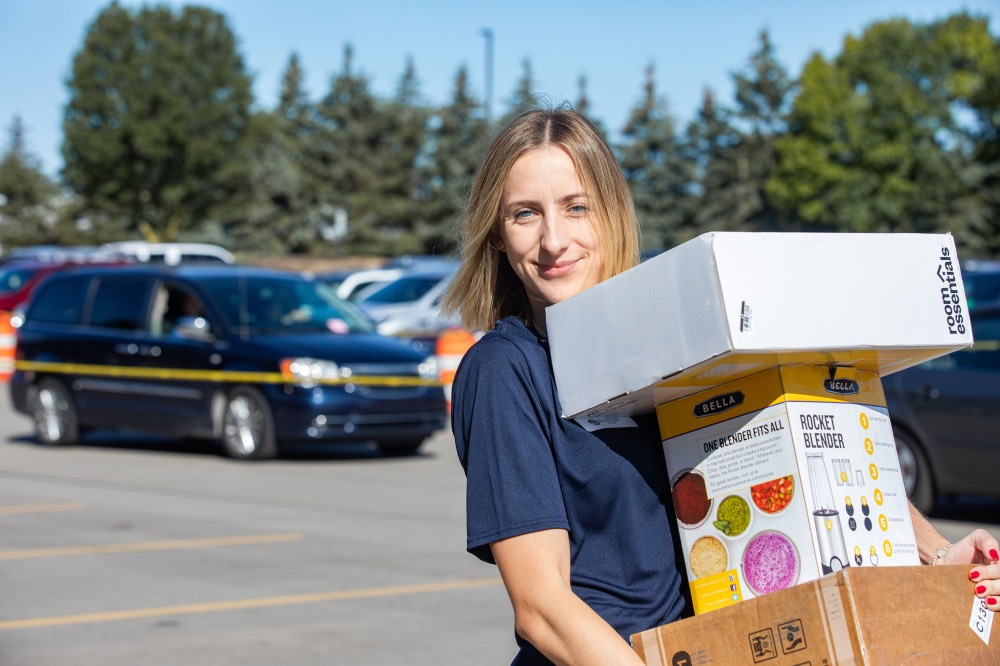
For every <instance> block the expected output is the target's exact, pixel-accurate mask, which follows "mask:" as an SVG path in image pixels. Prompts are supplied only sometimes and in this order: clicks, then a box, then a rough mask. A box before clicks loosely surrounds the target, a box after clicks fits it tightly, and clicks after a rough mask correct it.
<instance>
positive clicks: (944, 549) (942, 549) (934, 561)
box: [931, 543, 951, 566]
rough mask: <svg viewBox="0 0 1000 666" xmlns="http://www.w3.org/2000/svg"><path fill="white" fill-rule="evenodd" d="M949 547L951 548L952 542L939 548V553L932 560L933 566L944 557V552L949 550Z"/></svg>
mask: <svg viewBox="0 0 1000 666" xmlns="http://www.w3.org/2000/svg"><path fill="white" fill-rule="evenodd" d="M949 548H951V544H950V543H946V544H945V545H944V546H942V547H941V548H938V552H937V555H935V556H934V559H932V560H931V566H934V565H935V564H937V561H938V560H940V559H941V558H942V557H944V554H945V553H947V552H948V549H949Z"/></svg>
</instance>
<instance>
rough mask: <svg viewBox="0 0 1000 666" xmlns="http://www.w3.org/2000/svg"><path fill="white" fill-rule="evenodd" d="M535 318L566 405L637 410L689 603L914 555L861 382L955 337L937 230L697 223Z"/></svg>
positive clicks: (722, 603) (591, 413)
mask: <svg viewBox="0 0 1000 666" xmlns="http://www.w3.org/2000/svg"><path fill="white" fill-rule="evenodd" d="M546 324H547V327H548V332H549V338H550V345H551V349H552V359H553V366H554V371H555V376H556V383H557V385H558V388H559V395H560V402H561V408H562V410H563V415H564V416H565V417H567V418H587V419H594V418H604V417H615V416H623V415H632V414H638V413H642V412H648V411H653V410H655V411H656V413H657V416H658V420H659V424H660V432H661V439H662V440H663V446H664V453H665V458H666V463H667V468H668V473H669V474H670V478H671V483H672V492H673V498H674V505H675V510H676V514H677V523H678V528H677V531H678V533H679V537H680V539H679V540H680V545H681V548H682V549H683V551H684V559H685V562H686V566H687V572H686V573H687V578H688V581H689V585H690V591H691V598H692V601H693V604H694V610H695V612H696V613H698V614H701V613H705V612H708V611H711V610H716V609H721V608H724V607H726V606H731V605H733V604H736V603H737V602H740V601H743V600H747V599H752V598H754V597H757V596H761V595H765V594H769V593H772V592H777V591H779V590H785V589H788V588H793V587H794V586H796V585H801V584H804V583H808V582H810V581H815V580H817V579H819V578H820V577H822V576H824V575H826V574H831V573H835V572H838V571H841V570H842V569H845V568H853V569H855V570H858V569H875V568H885V567H887V566H900V565H917V564H919V559H918V556H917V551H916V542H915V538H914V534H913V527H912V524H911V521H910V514H909V506H908V503H907V499H906V494H905V490H904V488H903V480H902V474H901V472H900V468H899V461H898V458H897V456H896V449H895V443H894V441H893V434H892V426H891V423H890V421H889V415H888V412H887V409H886V403H885V397H884V395H883V393H882V387H881V383H880V376H881V375H885V374H889V373H891V372H895V371H898V370H902V369H904V368H907V367H910V366H912V365H916V364H918V363H921V362H923V361H926V360H928V359H931V358H934V357H937V356H941V355H944V354H947V353H950V352H952V351H955V350H957V349H961V348H963V347H966V346H969V345H970V344H971V343H972V331H971V328H970V327H969V325H968V320H967V318H966V316H965V294H964V289H963V285H962V280H961V274H960V272H959V270H958V260H957V256H956V252H955V246H954V241H953V239H952V237H951V236H950V235H947V234H942V235H938V234H798V233H787V234H779V233H758V234H751V233H711V234H705V235H703V236H700V237H698V238H696V239H694V240H692V241H689V242H688V243H685V244H683V245H680V246H678V247H676V248H674V249H672V250H670V251H668V252H666V253H664V254H662V255H659V256H658V257H655V258H653V259H651V260H649V261H647V262H646V263H644V264H642V265H640V266H637V267H635V268H633V269H632V270H629V271H627V272H625V273H623V274H621V275H618V276H616V277H614V278H612V279H610V280H606V281H605V282H603V283H601V284H599V285H597V286H595V287H593V288H591V289H588V290H587V291H585V292H583V293H581V294H579V295H577V296H575V297H573V298H570V299H568V300H566V301H563V302H561V303H558V304H556V305H553V306H551V307H550V308H548V310H547V313H546ZM855 575H856V574H855ZM967 592H968V590H963V593H967ZM970 604H971V599H970ZM697 619H698V618H695V619H694V620H697ZM687 622H691V621H687ZM677 624H678V625H683V624H684V622H681V623H677ZM637 649H638V648H637ZM649 663H658V662H654V661H651V662H649ZM796 663H797V662H796Z"/></svg>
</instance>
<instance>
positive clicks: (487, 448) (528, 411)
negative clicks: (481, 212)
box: [452, 337, 569, 563]
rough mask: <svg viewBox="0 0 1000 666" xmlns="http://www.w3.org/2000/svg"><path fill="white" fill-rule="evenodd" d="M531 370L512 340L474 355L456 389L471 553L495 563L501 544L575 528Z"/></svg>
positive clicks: (484, 343) (486, 344)
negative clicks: (496, 546) (568, 515)
mask: <svg viewBox="0 0 1000 666" xmlns="http://www.w3.org/2000/svg"><path fill="white" fill-rule="evenodd" d="M533 379H534V378H533V376H532V373H531V372H530V364H529V363H528V361H527V359H526V358H525V356H524V354H523V353H522V352H521V350H519V349H518V348H517V347H516V345H514V344H513V343H512V342H511V341H509V340H506V339H504V338H501V337H497V338H493V339H486V338H484V339H483V340H481V341H480V342H479V343H477V344H476V345H474V346H473V347H472V349H470V350H469V352H467V353H466V355H465V358H464V359H463V360H462V365H461V366H460V367H459V370H458V373H457V375H456V377H455V382H454V384H453V388H452V410H453V413H452V427H453V430H454V433H455V445H456V448H457V449H458V456H459V459H460V460H461V462H462V467H463V468H464V469H465V473H466V477H467V485H466V524H467V536H468V541H467V544H466V547H467V549H468V551H469V552H470V553H472V554H473V555H475V556H477V557H478V558H480V559H481V560H483V561H485V562H489V563H495V562H494V560H493V555H492V552H491V551H490V548H489V545H490V544H491V543H493V542H494V541H499V540H500V539H506V538H509V537H512V536H518V535H520V534H527V533H529V532H536V531H539V530H545V529H558V528H562V529H567V530H568V529H569V522H568V520H567V518H566V509H565V505H564V504H563V497H562V492H561V491H560V487H559V477H558V474H557V472H556V464H555V459H554V457H553V454H552V447H551V440H552V438H551V436H550V435H549V433H548V428H547V427H546V423H548V422H549V420H550V418H551V415H549V414H546V413H544V410H543V409H542V407H541V404H542V402H541V401H540V400H539V399H538V387H537V386H536V384H535V382H534V381H533Z"/></svg>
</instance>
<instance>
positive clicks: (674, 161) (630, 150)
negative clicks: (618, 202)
mask: <svg viewBox="0 0 1000 666" xmlns="http://www.w3.org/2000/svg"><path fill="white" fill-rule="evenodd" d="M653 75H654V69H653V66H652V65H649V66H648V67H647V68H646V81H645V84H644V86H643V89H644V94H643V98H642V101H641V102H640V103H639V105H638V106H636V107H635V108H634V109H632V113H631V116H630V118H629V120H628V123H627V124H626V125H625V129H624V130H623V131H622V134H623V136H624V138H625V143H624V144H623V145H622V146H621V147H620V149H619V151H620V155H621V157H620V161H621V166H622V171H623V172H624V174H625V179H626V181H627V182H628V184H629V187H630V188H631V190H632V198H633V199H634V201H635V207H636V213H637V214H638V216H639V223H640V225H641V227H642V233H643V244H644V245H645V246H646V247H648V248H669V247H672V246H673V245H676V244H677V243H680V242H683V241H685V240H688V238H690V237H691V236H692V235H693V234H694V220H693V204H694V200H695V164H694V162H693V161H692V160H691V159H690V157H689V156H688V155H687V154H686V153H685V149H684V146H683V144H682V142H681V139H680V138H679V137H678V136H677V135H676V133H675V131H674V120H673V118H672V117H671V116H670V115H669V113H668V112H667V106H666V102H664V101H662V100H661V99H659V98H658V97H657V95H656V87H655V83H654V78H653Z"/></svg>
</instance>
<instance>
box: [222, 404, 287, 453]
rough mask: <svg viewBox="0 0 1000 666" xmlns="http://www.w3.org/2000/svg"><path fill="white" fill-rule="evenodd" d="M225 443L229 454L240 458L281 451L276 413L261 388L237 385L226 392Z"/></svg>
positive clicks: (223, 418) (223, 415) (223, 439)
mask: <svg viewBox="0 0 1000 666" xmlns="http://www.w3.org/2000/svg"><path fill="white" fill-rule="evenodd" d="M222 447H223V449H224V450H225V452H226V455H227V456H229V457H230V458H236V459H238V460H263V459H265V458H273V457H275V456H276V455H277V454H278V443H277V440H276V438H275V434H274V415H273V414H272V413H271V406H270V405H269V404H268V402H267V398H265V397H264V394H263V393H261V392H260V391H259V390H258V389H256V388H254V387H252V386H238V387H236V388H234V389H232V390H231V391H230V392H229V395H227V396H226V406H225V409H224V410H223V412H222Z"/></svg>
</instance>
